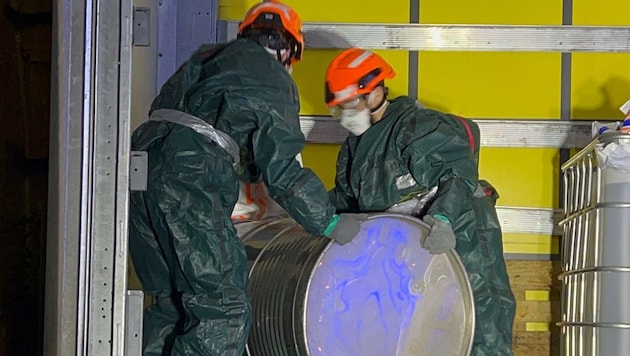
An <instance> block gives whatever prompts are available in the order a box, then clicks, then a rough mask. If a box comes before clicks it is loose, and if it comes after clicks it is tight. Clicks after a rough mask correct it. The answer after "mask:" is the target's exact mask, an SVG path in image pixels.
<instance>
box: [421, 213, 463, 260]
mask: <svg viewBox="0 0 630 356" xmlns="http://www.w3.org/2000/svg"><path fill="white" fill-rule="evenodd" d="M422 220H423V221H424V222H425V223H427V224H429V225H430V226H431V231H430V232H429V234H428V235H427V237H425V238H424V241H421V244H422V247H424V248H426V249H427V250H429V253H430V254H432V255H439V254H441V253H444V252H446V251H449V250H452V249H454V248H455V233H454V232H453V228H452V227H451V224H450V223H448V222H447V221H448V219H446V217H443V216H441V215H440V216H439V217H434V216H430V215H425V216H424V218H422Z"/></svg>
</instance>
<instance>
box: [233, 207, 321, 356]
mask: <svg viewBox="0 0 630 356" xmlns="http://www.w3.org/2000/svg"><path fill="white" fill-rule="evenodd" d="M270 232H271V234H274V233H275V237H273V239H271V241H269V243H268V244H266V245H265V247H264V248H263V249H262V251H260V254H259V255H258V258H257V259H256V261H255V263H254V266H252V269H251V275H250V290H251V294H252V304H253V305H252V306H253V320H254V325H253V326H252V330H251V333H250V337H249V342H248V352H249V353H250V355H257V356H259V355H270V356H271V355H306V354H307V352H306V349H304V347H305V345H304V337H303V335H298V334H297V333H299V332H300V330H299V329H301V328H300V327H297V326H298V325H302V324H303V320H302V319H301V317H302V315H301V313H299V312H298V311H299V310H302V309H303V308H304V306H303V304H304V302H305V300H304V294H301V293H296V291H297V290H305V289H306V287H305V286H302V285H301V284H303V283H308V277H309V273H310V271H311V270H312V269H313V266H314V265H315V263H316V262H317V259H318V258H319V256H320V254H321V253H322V251H323V250H324V249H325V248H326V246H328V244H329V243H331V240H328V239H326V238H323V237H313V236H311V235H310V234H308V233H306V232H305V231H304V230H303V229H302V228H301V227H299V225H297V224H296V223H295V222H294V221H293V220H290V219H283V220H281V221H278V222H275V224H273V225H270V226H269V230H267V229H266V228H265V227H261V228H258V229H255V230H252V231H251V232H250V235H249V236H248V235H245V236H242V239H243V240H245V241H246V242H247V240H250V239H258V240H259V241H264V238H262V239H261V238H260V237H256V236H251V235H252V234H261V233H262V234H264V235H265V236H266V237H269V236H270V234H269V233H270ZM305 271H306V276H304V275H303V273H305ZM294 318H297V320H294ZM294 326H296V327H295V328H294ZM294 329H295V330H294Z"/></svg>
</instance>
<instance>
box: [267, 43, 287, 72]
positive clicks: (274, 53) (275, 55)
mask: <svg viewBox="0 0 630 356" xmlns="http://www.w3.org/2000/svg"><path fill="white" fill-rule="evenodd" d="M263 48H264V49H265V51H267V53H269V54H270V55H272V56H273V58H275V59H278V52H277V51H276V50H275V49H271V48H269V47H264V46H263ZM288 56H289V50H288V49H282V50H280V57H282V60H286V59H287V57H288ZM284 69H286V70H287V72H289V75H291V74H293V66H292V65H285V66H284Z"/></svg>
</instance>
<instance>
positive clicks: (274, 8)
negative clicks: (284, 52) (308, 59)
mask: <svg viewBox="0 0 630 356" xmlns="http://www.w3.org/2000/svg"><path fill="white" fill-rule="evenodd" d="M264 29H267V30H275V31H277V32H276V33H279V34H280V35H281V36H282V37H287V35H288V37H290V38H273V37H274V35H276V33H273V34H270V33H269V32H265V31H262V32H260V30H264ZM238 37H245V38H250V39H252V40H255V41H257V42H258V43H260V44H261V45H263V46H266V47H269V48H272V49H275V50H281V49H285V48H288V49H289V50H290V51H291V53H290V63H283V64H295V63H297V61H299V60H300V59H301V58H302V53H303V52H304V33H303V30H302V19H301V18H300V15H298V13H297V12H295V10H293V9H292V8H290V7H289V6H287V5H285V4H283V3H281V2H280V1H278V0H267V1H263V2H261V3H259V4H257V5H254V6H252V7H251V8H250V9H249V11H247V14H245V18H244V19H243V21H241V22H240V23H239V24H238ZM281 46H284V48H279V47H281Z"/></svg>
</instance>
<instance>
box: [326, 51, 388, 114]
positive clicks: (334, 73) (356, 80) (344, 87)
mask: <svg viewBox="0 0 630 356" xmlns="http://www.w3.org/2000/svg"><path fill="white" fill-rule="evenodd" d="M395 76H396V72H394V69H393V68H392V67H391V66H390V65H389V64H387V62H385V60H384V59H383V58H382V57H381V56H379V55H378V54H376V53H374V52H371V51H368V50H365V49H361V48H350V49H347V50H345V51H343V52H341V53H340V54H339V55H338V56H337V57H335V59H333V61H332V62H331V63H330V65H329V66H328V70H327V71H326V104H327V105H328V107H333V106H336V105H339V104H340V103H342V102H344V101H346V100H348V99H351V98H353V97H355V96H357V95H362V94H363V95H365V94H369V93H370V92H372V90H374V88H376V87H377V86H378V85H379V84H381V82H383V80H385V79H391V78H394V77H395Z"/></svg>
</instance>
